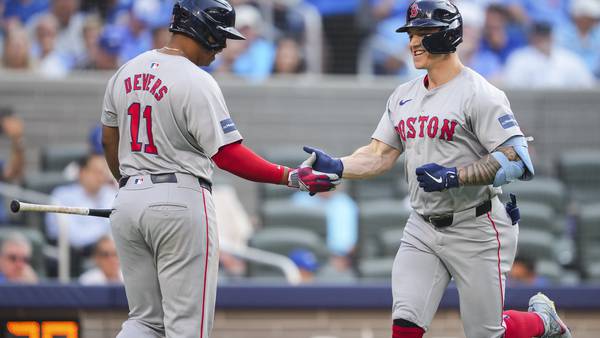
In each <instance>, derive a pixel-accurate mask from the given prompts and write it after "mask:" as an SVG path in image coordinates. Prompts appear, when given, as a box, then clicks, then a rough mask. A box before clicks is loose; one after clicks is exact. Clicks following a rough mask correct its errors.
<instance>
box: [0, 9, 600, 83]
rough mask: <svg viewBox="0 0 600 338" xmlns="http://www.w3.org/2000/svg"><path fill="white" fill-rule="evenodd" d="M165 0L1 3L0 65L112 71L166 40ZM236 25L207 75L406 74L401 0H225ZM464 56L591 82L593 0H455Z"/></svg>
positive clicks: (511, 70) (484, 64) (534, 75)
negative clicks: (233, 37) (235, 34)
mask: <svg viewBox="0 0 600 338" xmlns="http://www.w3.org/2000/svg"><path fill="white" fill-rule="evenodd" d="M173 2H174V0H106V1H98V0H0V27H1V29H0V39H1V40H2V43H0V49H1V51H0V52H1V55H2V68H4V69H26V70H30V71H33V72H37V73H39V74H41V75H42V76H45V77H62V76H66V75H67V74H69V73H70V72H71V71H74V70H88V69H101V70H106V69H114V68H117V67H118V66H119V65H121V64H123V63H124V62H126V61H127V60H129V59H131V58H132V57H134V56H136V55H138V54H140V53H142V52H144V51H146V50H150V49H154V48H160V47H162V46H164V45H165V43H166V41H167V40H168V38H169V32H168V24H169V20H170V15H171V9H172V6H173ZM230 2H231V3H232V4H233V5H234V6H235V8H236V11H237V23H236V26H237V27H238V29H239V30H240V31H241V32H242V33H243V34H244V35H245V36H246V37H247V38H248V39H247V40H245V41H229V42H228V48H226V49H225V50H224V51H223V52H222V53H221V54H220V55H219V57H218V59H217V61H216V62H215V63H214V64H213V65H211V66H210V67H209V68H208V69H207V70H208V71H210V72H212V73H216V74H223V73H225V74H232V75H235V76H239V77H242V78H245V79H249V80H254V81H257V80H262V79H265V78H267V77H269V76H272V75H274V74H297V73H306V72H309V73H320V72H324V73H333V74H375V75H398V76H405V77H409V76H413V75H416V74H418V72H417V71H416V70H415V69H414V67H413V66H412V61H411V59H410V53H409V52H408V49H407V44H408V38H407V36H406V34H397V33H395V30H396V28H397V27H399V26H401V25H402V24H403V23H404V21H405V13H406V8H407V7H408V4H409V3H410V1H409V0H344V1H340V0H231V1H230ZM455 3H456V4H457V6H458V7H459V8H460V10H461V12H462V14H463V19H464V43H463V44H462V45H461V46H460V47H459V53H460V55H461V56H462V59H463V61H464V63H465V64H466V65H468V66H470V67H471V68H473V69H475V70H476V71H478V72H480V73H481V74H483V75H484V76H485V77H486V78H488V79H490V80H491V81H493V82H495V83H497V84H500V85H506V86H512V87H524V86H526V87H528V88H537V87H544V88H547V87H569V88H573V87H575V88H581V87H590V86H593V85H594V84H595V82H596V81H597V79H598V77H600V48H599V47H600V26H599V25H598V22H599V21H600V0H455Z"/></svg>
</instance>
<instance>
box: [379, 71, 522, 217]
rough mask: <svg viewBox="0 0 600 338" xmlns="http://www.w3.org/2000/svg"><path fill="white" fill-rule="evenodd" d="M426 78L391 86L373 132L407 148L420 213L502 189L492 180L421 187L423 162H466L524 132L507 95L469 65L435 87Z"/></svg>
mask: <svg viewBox="0 0 600 338" xmlns="http://www.w3.org/2000/svg"><path fill="white" fill-rule="evenodd" d="M424 81H425V79H424V78H423V77H420V78H417V79H415V80H412V81H410V82H407V83H405V84H403V85H401V86H399V87H398V88H397V89H396V90H395V91H394V93H393V94H392V95H391V96H390V98H389V100H388V103H387V107H386V112H385V113H384V114H383V117H382V118H381V121H380V122H379V125H378V126H377V129H376V130H375V132H374V134H373V136H372V137H373V138H374V139H377V140H380V141H382V142H384V143H386V144H388V145H390V146H392V147H394V148H397V149H399V150H401V151H403V152H404V153H405V158H406V161H405V166H406V173H407V179H408V185H409V192H410V201H411V205H412V207H413V209H415V210H416V211H417V212H418V213H420V214H422V215H423V214H428V215H429V214H431V213H432V212H433V213H434V214H446V213H449V212H453V211H461V210H465V209H468V208H472V207H474V206H476V205H479V204H480V203H481V202H483V201H485V200H489V199H490V198H491V197H493V196H496V195H497V194H499V193H500V189H496V188H493V187H492V186H491V185H490V186H468V187H460V188H456V189H448V190H446V191H442V192H433V193H430V192H425V191H424V190H423V189H421V188H419V182H418V181H417V180H416V174H415V169H416V168H417V167H420V166H422V165H424V164H427V163H437V164H439V165H442V166H445V167H460V166H464V165H468V164H471V163H473V162H475V161H477V160H479V159H480V158H481V157H483V156H485V155H487V154H489V153H490V152H492V151H493V150H494V149H496V148H497V147H498V146H499V145H501V144H502V143H503V142H505V141H506V140H508V139H509V138H510V137H512V136H516V135H523V134H522V132H521V130H520V128H519V126H518V124H517V123H516V120H515V118H514V115H513V113H512V111H511V109H510V104H509V102H508V99H507V98H506V95H504V93H503V92H502V91H501V90H499V89H497V88H496V87H494V86H492V85H491V84H490V83H489V82H487V81H486V80H485V79H484V78H483V77H481V75H479V74H477V73H476V72H474V71H472V70H471V69H469V68H466V67H465V68H464V70H463V71H462V72H461V73H460V74H459V75H458V76H456V77H455V78H454V79H452V80H451V81H449V82H448V83H446V84H444V85H442V86H440V87H438V88H435V89H433V90H428V89H427V88H425V86H424V85H423V82H424Z"/></svg>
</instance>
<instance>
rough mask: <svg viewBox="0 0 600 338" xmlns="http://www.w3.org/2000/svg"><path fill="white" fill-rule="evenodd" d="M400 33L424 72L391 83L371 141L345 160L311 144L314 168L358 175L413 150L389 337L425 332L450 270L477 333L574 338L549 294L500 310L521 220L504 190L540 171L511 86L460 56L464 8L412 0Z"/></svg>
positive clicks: (475, 336) (469, 331) (480, 336)
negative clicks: (501, 85)
mask: <svg viewBox="0 0 600 338" xmlns="http://www.w3.org/2000/svg"><path fill="white" fill-rule="evenodd" d="M397 32H406V33H408V35H409V38H410V50H411V52H412V58H413V62H414V65H415V67H416V68H418V69H425V70H427V75H426V76H423V77H419V78H417V79H415V80H412V81H410V82H407V83H405V84H402V85H401V86H399V87H398V88H397V89H396V90H395V91H394V93H393V94H392V95H391V97H390V98H389V100H388V102H387V107H386V111H385V113H384V114H383V116H382V118H381V120H380V122H379V125H378V126H377V129H376V130H375V132H374V133H373V136H372V141H371V143H370V144H369V145H367V146H365V147H362V148H359V149H358V150H356V151H355V152H354V153H353V154H352V155H350V156H347V157H344V158H341V159H338V158H332V157H331V156H329V155H327V154H326V153H324V152H323V151H321V150H318V149H314V148H309V147H305V151H307V152H309V153H313V154H317V161H316V162H315V163H314V165H313V168H315V169H316V170H319V171H323V172H330V173H336V174H337V175H339V176H343V178H349V179H363V178H369V177H372V176H376V175H379V174H381V173H383V172H385V171H387V170H389V169H390V168H391V167H392V166H393V165H394V163H395V162H396V160H397V159H398V156H400V154H402V153H404V154H405V156H406V158H405V166H406V173H407V179H408V184H409V192H410V201H411V205H412V208H413V211H412V213H411V215H410V217H409V219H408V221H407V224H406V227H405V229H404V236H403V238H402V244H401V245H400V248H399V250H398V253H397V255H396V258H395V261H394V265H393V270H392V291H393V297H394V301H393V334H392V337H394V338H420V337H422V336H423V334H424V333H425V331H426V330H427V327H428V326H429V325H430V323H431V321H432V319H433V316H434V314H435V312H436V310H437V308H438V305H439V302H440V300H441V297H442V295H443V294H444V290H445V289H446V287H447V285H448V283H449V282H450V279H451V278H453V279H454V281H455V282H456V286H457V288H458V291H459V295H460V312H461V318H462V321H463V324H464V329H465V334H466V336H467V337H468V338H496V337H505V338H529V337H562V338H566V337H571V334H570V332H569V329H568V328H567V327H566V325H565V324H564V323H563V322H562V321H561V320H560V318H559V317H558V315H557V313H556V310H555V308H554V304H553V303H552V301H550V300H549V299H548V298H547V297H546V296H545V295H543V294H537V295H534V296H533V297H531V299H530V300H529V311H528V312H519V311H505V312H503V310H504V287H505V279H506V273H507V272H508V271H509V270H510V267H511V265H512V263H513V260H514V257H515V252H516V249H517V235H518V225H517V224H515V225H513V224H512V223H513V222H512V220H511V217H510V216H509V214H508V213H507V210H506V209H505V206H504V205H503V204H502V203H501V202H500V201H499V199H498V197H497V195H498V194H500V192H501V191H500V189H499V188H498V187H500V186H502V185H504V184H507V183H509V182H511V181H514V180H517V179H520V180H529V179H531V178H533V175H534V168H533V164H532V162H531V159H530V157H529V153H528V149H527V142H526V139H525V137H524V136H523V133H522V132H521V129H520V128H519V125H518V123H517V121H516V119H515V117H514V114H513V112H512V111H511V109H510V105H509V102H508V100H507V98H506V96H505V94H504V93H503V92H502V91H500V90H499V89H497V88H495V87H494V86H492V85H491V84H490V83H488V82H487V81H486V80H485V79H484V78H483V77H481V76H480V75H479V74H477V73H475V72H474V71H473V70H471V69H469V68H467V67H465V66H463V65H462V63H461V62H460V60H459V58H458V56H457V54H456V53H455V51H456V47H457V46H458V45H459V44H460V43H461V41H462V18H461V15H460V12H459V10H458V8H457V7H456V6H455V5H453V4H452V3H451V2H450V1H448V0H417V1H414V2H413V3H412V4H411V5H410V7H409V8H408V11H407V15H406V24H405V25H404V26H402V27H400V28H399V29H398V30H397ZM511 208H512V207H511ZM511 208H509V209H511ZM512 211H514V210H512Z"/></svg>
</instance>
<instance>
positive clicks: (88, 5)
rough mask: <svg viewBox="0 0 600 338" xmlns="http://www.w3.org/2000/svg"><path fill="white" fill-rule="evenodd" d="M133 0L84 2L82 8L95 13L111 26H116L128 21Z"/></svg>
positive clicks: (91, 0) (93, 0) (84, 0)
mask: <svg viewBox="0 0 600 338" xmlns="http://www.w3.org/2000/svg"><path fill="white" fill-rule="evenodd" d="M131 5H132V0H103V1H97V0H89V1H86V0H83V1H82V4H81V7H82V9H83V10H85V11H87V12H91V13H94V14H96V15H98V16H99V17H100V19H101V20H102V21H103V22H105V23H106V24H109V25H116V24H119V23H120V22H123V21H126V20H127V15H128V11H129V10H130V9H131Z"/></svg>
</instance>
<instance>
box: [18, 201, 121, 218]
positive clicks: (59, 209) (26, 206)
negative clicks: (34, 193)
mask: <svg viewBox="0 0 600 338" xmlns="http://www.w3.org/2000/svg"><path fill="white" fill-rule="evenodd" d="M10 210H11V211H12V212H14V213H17V212H20V211H34V212H55V213H59V214H73V215H82V216H96V217H110V213H111V212H112V210H113V209H90V208H83V207H65V206H59V205H45V204H33V203H24V202H20V201H17V200H12V202H10Z"/></svg>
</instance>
